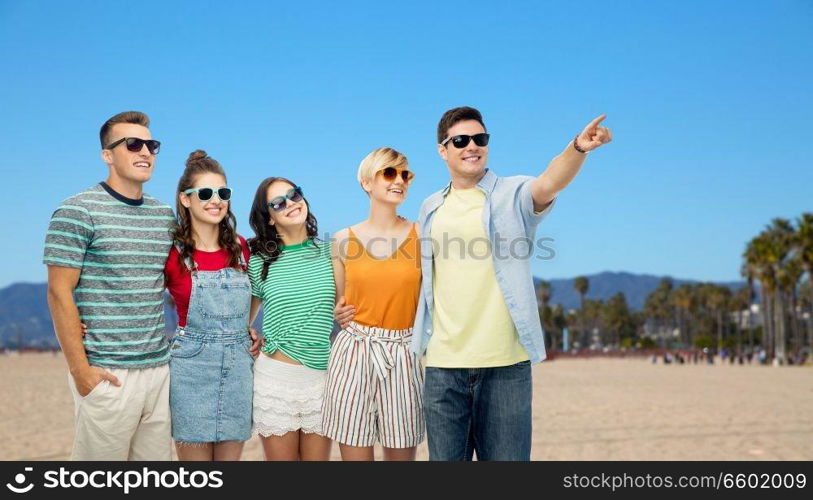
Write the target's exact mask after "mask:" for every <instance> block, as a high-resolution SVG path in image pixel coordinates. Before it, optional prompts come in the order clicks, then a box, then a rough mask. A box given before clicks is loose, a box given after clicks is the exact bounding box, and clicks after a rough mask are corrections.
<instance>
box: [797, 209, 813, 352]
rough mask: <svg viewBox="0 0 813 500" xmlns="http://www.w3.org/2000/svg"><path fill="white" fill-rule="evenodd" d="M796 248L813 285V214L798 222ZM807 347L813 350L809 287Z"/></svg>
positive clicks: (812, 292)
mask: <svg viewBox="0 0 813 500" xmlns="http://www.w3.org/2000/svg"><path fill="white" fill-rule="evenodd" d="M794 243H795V247H796V251H797V254H798V256H799V260H800V261H801V264H802V268H803V269H804V272H805V273H807V281H808V283H813V213H809V212H808V213H804V214H802V216H801V217H800V218H799V219H797V221H796V238H795V242H794ZM807 297H808V298H807V303H808V304H810V309H809V310H808V315H807V345H808V346H809V347H810V348H812V349H813V287H808V296H807Z"/></svg>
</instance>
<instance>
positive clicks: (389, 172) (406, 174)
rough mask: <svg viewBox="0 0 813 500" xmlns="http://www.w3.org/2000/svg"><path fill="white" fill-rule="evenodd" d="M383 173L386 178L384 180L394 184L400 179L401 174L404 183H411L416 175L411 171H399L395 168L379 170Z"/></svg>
mask: <svg viewBox="0 0 813 500" xmlns="http://www.w3.org/2000/svg"><path fill="white" fill-rule="evenodd" d="M379 172H381V176H382V177H384V180H385V181H387V182H392V181H394V180H395V179H396V177H398V174H401V179H402V180H403V181H404V182H409V181H411V180H412V178H413V177H415V174H413V173H412V171H410V170H406V169H404V170H398V169H397V168H395V167H385V168H382V169H381V170H379Z"/></svg>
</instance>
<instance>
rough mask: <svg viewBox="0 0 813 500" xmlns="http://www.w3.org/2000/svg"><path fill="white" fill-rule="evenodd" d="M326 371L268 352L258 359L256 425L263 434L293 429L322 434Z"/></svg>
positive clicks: (255, 375)
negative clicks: (271, 356)
mask: <svg viewBox="0 0 813 500" xmlns="http://www.w3.org/2000/svg"><path fill="white" fill-rule="evenodd" d="M324 392H325V371H324V370H314V369H313V368H308V367H307V366H305V365H295V364H291V363H285V362H284V361H278V360H276V359H273V358H270V357H268V356H266V355H264V354H260V356H258V357H257V361H256V363H254V429H253V431H252V433H254V432H257V433H259V434H260V435H261V436H266V437H267V436H282V435H283V434H286V433H288V432H291V431H297V430H301V431H302V432H306V433H316V434H322V396H323V394H324Z"/></svg>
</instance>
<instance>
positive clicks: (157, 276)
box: [43, 184, 175, 368]
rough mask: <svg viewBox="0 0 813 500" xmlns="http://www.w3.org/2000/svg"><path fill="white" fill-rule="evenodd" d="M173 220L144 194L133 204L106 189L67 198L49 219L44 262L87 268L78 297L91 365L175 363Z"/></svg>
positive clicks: (163, 207) (100, 187)
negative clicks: (169, 275) (170, 302)
mask: <svg viewBox="0 0 813 500" xmlns="http://www.w3.org/2000/svg"><path fill="white" fill-rule="evenodd" d="M174 220H175V217H174V216H173V214H172V209H171V208H170V207H169V206H168V205H166V204H164V203H161V202H159V201H158V200H156V199H154V198H152V197H150V196H147V195H146V194H145V195H144V197H143V199H142V200H130V199H128V198H125V197H123V196H121V195H120V194H118V193H116V192H115V191H113V190H112V189H111V188H109V187H108V186H107V185H106V184H97V185H95V186H93V187H91V188H89V189H87V190H85V191H83V192H81V193H79V194H77V195H75V196H72V197H71V198H68V199H67V200H65V201H63V202H62V204H61V205H60V206H59V208H57V209H56V211H55V212H54V214H53V215H52V216H51V223H50V225H49V226H48V233H47V236H46V237H45V255H44V257H43V262H44V263H45V264H46V265H54V266H62V267H73V268H78V269H81V274H80V275H79V284H78V285H77V288H76V289H75V290H74V298H75V300H76V306H77V307H78V308H79V316H80V318H81V319H82V322H84V323H85V324H86V325H87V326H88V332H87V335H86V336H85V338H84V344H85V351H86V353H87V357H88V361H89V362H90V364H91V365H95V366H102V367H111V368H150V367H153V366H158V365H162V364H164V363H166V362H167V361H168V360H169V350H168V346H167V340H166V337H165V335H164V304H163V297H164V263H165V262H166V260H167V255H169V250H170V248H171V246H172V239H171V236H170V228H171V227H172V224H173V221H174Z"/></svg>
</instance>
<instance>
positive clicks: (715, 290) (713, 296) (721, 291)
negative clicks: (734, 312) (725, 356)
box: [706, 285, 731, 353]
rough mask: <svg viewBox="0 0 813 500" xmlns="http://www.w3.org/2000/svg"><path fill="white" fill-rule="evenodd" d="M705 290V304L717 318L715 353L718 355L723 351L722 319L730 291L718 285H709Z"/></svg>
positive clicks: (729, 297)
mask: <svg viewBox="0 0 813 500" xmlns="http://www.w3.org/2000/svg"><path fill="white" fill-rule="evenodd" d="M707 290H708V293H707V295H706V301H707V302H706V304H707V305H708V308H709V311H710V312H711V313H712V314H715V315H716V317H717V352H718V353H719V352H720V351H722V349H723V327H724V325H725V323H724V321H723V317H724V312H725V311H726V310H728V306H729V302H730V300H731V290H730V289H729V288H728V287H724V286H720V285H709V286H708V289H707Z"/></svg>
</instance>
